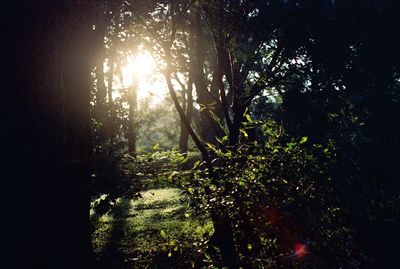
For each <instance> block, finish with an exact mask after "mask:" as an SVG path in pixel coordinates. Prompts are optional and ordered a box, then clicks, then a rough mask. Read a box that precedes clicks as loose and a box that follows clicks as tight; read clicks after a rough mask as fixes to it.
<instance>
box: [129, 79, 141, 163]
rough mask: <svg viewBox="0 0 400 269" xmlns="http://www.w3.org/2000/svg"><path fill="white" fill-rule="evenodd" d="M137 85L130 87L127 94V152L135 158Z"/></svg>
mask: <svg viewBox="0 0 400 269" xmlns="http://www.w3.org/2000/svg"><path fill="white" fill-rule="evenodd" d="M137 90H138V89H137V85H135V86H132V88H131V89H130V91H129V93H128V105H129V115H128V117H129V118H128V132H127V138H128V152H129V154H130V155H132V156H134V157H135V156H136V140H137V132H138V126H137V119H136V118H137Z"/></svg>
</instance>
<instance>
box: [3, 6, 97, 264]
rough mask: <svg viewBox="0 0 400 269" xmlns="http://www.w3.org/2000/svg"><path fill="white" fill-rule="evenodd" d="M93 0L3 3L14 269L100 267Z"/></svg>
mask: <svg viewBox="0 0 400 269" xmlns="http://www.w3.org/2000/svg"><path fill="white" fill-rule="evenodd" d="M3 4H4V3H3ZM90 5H91V4H89V3H86V2H85V3H83V2H76V3H73V2H68V3H61V2H53V1H39V2H35V3H32V2H30V1H13V2H10V3H6V4H5V6H2V8H1V13H4V14H1V16H0V17H1V19H2V21H1V25H2V28H1V31H2V33H1V36H2V40H3V42H2V45H1V46H2V48H1V51H2V52H3V53H4V56H2V61H1V62H2V63H1V67H2V71H3V70H4V72H2V74H3V77H2V82H1V85H2V90H3V91H4V93H5V94H4V96H3V98H2V100H1V110H2V111H1V116H0V117H1V123H2V130H1V137H0V139H1V141H2V142H4V146H2V150H1V153H0V154H1V160H2V162H3V165H4V167H5V169H1V173H2V174H1V178H2V186H1V189H2V190H6V191H7V193H8V194H7V195H6V196H3V197H5V198H6V199H5V200H6V201H7V206H6V208H7V209H6V211H3V212H2V213H3V214H5V215H4V216H7V217H6V218H4V219H3V220H4V222H3V225H5V226H3V227H5V228H3V231H4V236H3V238H2V240H1V241H2V243H3V242H4V243H6V244H7V245H6V246H4V248H2V249H4V250H5V252H4V251H3V252H2V256H3V257H4V259H3V261H2V267H4V268H91V265H90V262H91V261H92V259H91V247H90V234H89V230H90V229H89V185H88V184H89V170H88V163H89V160H90V154H91V149H90V143H89V142H90V141H89V129H88V128H89V96H90V87H91V77H90V74H91V66H90V63H91V53H90V51H91V50H90V47H89V46H90V44H91V40H90V38H91V35H92V30H91V28H92V24H93V21H91V18H92V16H91V14H90V11H91V7H90ZM3 11H5V12H3ZM3 19H4V21H3ZM3 31H4V32H3ZM3 127H4V128H3Z"/></svg>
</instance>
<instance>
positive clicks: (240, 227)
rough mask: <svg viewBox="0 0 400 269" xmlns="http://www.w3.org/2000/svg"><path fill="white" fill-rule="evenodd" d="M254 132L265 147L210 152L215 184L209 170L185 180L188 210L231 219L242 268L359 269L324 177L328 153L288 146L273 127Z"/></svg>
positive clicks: (301, 143) (298, 143) (302, 144)
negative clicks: (263, 138)
mask: <svg viewBox="0 0 400 269" xmlns="http://www.w3.org/2000/svg"><path fill="white" fill-rule="evenodd" d="M252 124H257V125H260V127H261V129H262V131H263V133H264V136H266V137H267V141H266V142H265V144H263V145H262V144H260V143H258V142H248V143H244V144H243V145H241V146H240V147H239V148H237V149H235V150H232V149H225V150H217V149H214V153H215V155H216V157H215V159H214V164H216V165H215V166H214V168H215V171H214V173H215V174H216V175H217V180H216V179H215V177H214V178H212V176H211V175H210V171H208V170H207V169H204V170H198V171H196V172H194V174H193V175H192V176H190V177H187V178H186V181H184V183H183V185H184V186H185V188H186V191H187V193H188V195H189V196H190V197H191V199H192V205H193V209H194V210H195V211H197V212H209V213H212V212H214V213H215V212H217V213H219V214H221V215H222V214H224V215H225V216H228V217H229V219H227V220H226V221H229V222H230V223H231V225H232V226H233V227H234V233H235V243H236V248H237V249H238V251H239V253H240V258H241V264H242V265H243V266H245V268H288V267H292V268H293V267H295V268H331V267H332V266H333V265H334V264H337V265H341V266H344V267H346V268H353V267H354V268H357V264H358V262H359V259H360V257H359V253H358V252H357V247H356V244H355V242H354V241H353V239H352V230H351V229H350V228H349V226H348V224H347V223H346V222H345V221H344V219H343V215H344V212H343V208H342V207H341V205H340V204H339V203H338V202H337V201H336V200H335V199H334V198H333V195H332V194H333V190H332V182H331V179H330V178H329V175H328V174H327V171H328V167H329V165H330V163H331V158H332V153H331V152H332V149H333V146H332V145H327V147H323V146H322V145H318V144H310V142H309V141H308V140H309V139H308V138H307V137H301V138H298V139H290V138H289V137H288V136H287V135H286V134H284V133H283V132H282V129H281V128H280V126H277V124H276V123H274V122H272V121H269V122H253V123H252ZM243 132H245V130H243ZM227 212H228V214H227V215H226V213H227ZM217 261H218V258H217V257H214V262H217ZM216 264H218V262H217V263H216Z"/></svg>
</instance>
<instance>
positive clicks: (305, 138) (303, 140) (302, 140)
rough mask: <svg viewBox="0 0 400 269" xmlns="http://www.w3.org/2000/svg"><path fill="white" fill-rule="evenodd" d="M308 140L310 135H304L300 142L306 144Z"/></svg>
mask: <svg viewBox="0 0 400 269" xmlns="http://www.w3.org/2000/svg"><path fill="white" fill-rule="evenodd" d="M307 141H308V137H307V136H303V137H302V138H301V140H300V144H304V143H306V142H307Z"/></svg>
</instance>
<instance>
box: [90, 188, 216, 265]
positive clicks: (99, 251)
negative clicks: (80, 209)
mask: <svg viewBox="0 0 400 269" xmlns="http://www.w3.org/2000/svg"><path fill="white" fill-rule="evenodd" d="M141 195H142V198H139V199H137V200H129V199H126V198H120V199H118V201H117V205H116V208H115V210H114V212H113V213H112V214H108V215H103V216H95V215H93V216H92V223H93V229H94V231H93V236H92V243H93V247H94V251H95V253H96V255H97V256H98V259H99V264H100V265H99V266H100V267H104V268H108V269H112V268H118V269H122V268H191V266H192V262H193V261H195V260H196V258H197V257H198V256H199V254H198V253H199V252H198V251H199V250H201V249H202V247H203V245H204V240H206V239H207V238H208V237H209V236H208V235H209V234H211V233H212V224H211V222H210V221H209V219H208V218H207V217H205V216H202V217H199V216H197V217H196V216H192V215H191V214H189V212H187V210H186V209H187V199H186V197H185V196H184V195H182V193H181V191H180V190H179V189H176V188H164V189H152V190H147V191H143V192H142V193H141Z"/></svg>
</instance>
